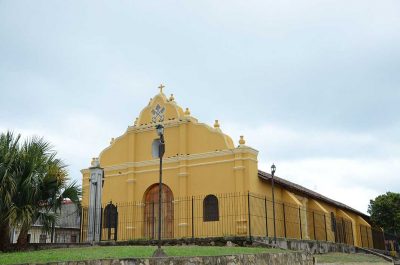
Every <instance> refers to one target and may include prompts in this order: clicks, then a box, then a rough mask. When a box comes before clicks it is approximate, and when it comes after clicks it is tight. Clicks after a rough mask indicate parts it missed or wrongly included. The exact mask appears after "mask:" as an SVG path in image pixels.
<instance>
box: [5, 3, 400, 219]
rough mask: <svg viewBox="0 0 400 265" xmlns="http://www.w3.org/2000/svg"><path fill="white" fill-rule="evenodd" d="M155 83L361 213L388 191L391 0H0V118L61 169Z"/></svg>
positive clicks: (397, 57) (394, 59)
mask: <svg viewBox="0 0 400 265" xmlns="http://www.w3.org/2000/svg"><path fill="white" fill-rule="evenodd" d="M160 83H164V84H165V85H166V88H165V89H164V91H165V92H166V93H168V94H169V93H173V94H174V95H175V98H176V101H177V102H178V104H180V105H181V106H182V107H190V109H191V112H192V115H193V116H195V117H197V118H198V119H199V120H200V121H202V122H206V123H208V124H210V125H212V124H213V121H214V119H219V120H220V124H221V129H222V130H223V131H224V132H225V133H227V134H229V135H230V136H231V137H232V138H233V140H234V141H235V143H237V141H238V139H239V135H242V134H243V135H244V136H245V139H246V141H247V144H248V145H249V146H252V147H254V148H255V149H257V150H259V152H260V153H259V167H260V168H261V169H263V170H266V171H268V172H269V171H270V169H269V167H270V165H271V164H272V163H273V162H274V163H275V164H276V165H277V175H278V176H280V177H283V178H286V179H288V180H290V181H293V182H296V183H298V184H301V185H303V186H305V187H308V188H310V189H313V190H316V191H317V192H319V193H322V194H324V195H326V196H328V197H330V198H333V199H336V200H338V201H341V202H343V203H346V204H348V205H349V206H352V207H354V208H356V209H358V210H360V211H363V212H366V211H367V206H368V203H369V200H370V199H373V198H374V197H376V196H377V195H379V194H381V193H385V192H387V191H394V192H399V191H400V181H399V178H400V173H399V172H400V115H399V114H400V1H396V0H394V1H365V0H363V1H340V0H332V1H329V0H323V1H321V0H318V1H285V0H280V1H266V0H263V1H251V0H250V1H249V0H248V1H232V0H231V1H215V0H209V1H208V0H202V1H167V0H162V1H37V0H36V1H12V0H8V1H5V0H0V131H3V132H4V131H6V130H13V131H14V132H17V133H21V134H23V136H30V135H34V134H35V135H40V136H44V137H45V138H46V139H47V140H49V141H51V142H52V144H53V145H54V148H55V149H56V150H57V151H58V153H59V156H60V157H62V158H63V159H64V160H65V162H66V163H67V164H68V165H69V172H70V175H71V177H72V178H74V179H77V180H79V181H80V179H81V174H80V169H82V168H86V167H88V166H89V164H90V160H91V158H92V157H94V156H98V154H99V153H100V151H101V150H102V149H103V148H105V147H107V146H108V144H109V141H110V138H111V137H117V136H119V135H121V134H122V133H124V131H125V130H126V128H127V126H128V125H131V124H133V121H134V120H135V118H136V117H137V116H138V114H139V112H140V111H141V109H142V108H143V107H145V106H146V105H147V103H148V101H149V99H150V98H151V97H153V96H154V95H155V94H156V93H157V92H158V89H157V86H158V85H159V84H160Z"/></svg>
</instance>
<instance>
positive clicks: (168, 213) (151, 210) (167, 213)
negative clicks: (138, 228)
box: [144, 184, 174, 239]
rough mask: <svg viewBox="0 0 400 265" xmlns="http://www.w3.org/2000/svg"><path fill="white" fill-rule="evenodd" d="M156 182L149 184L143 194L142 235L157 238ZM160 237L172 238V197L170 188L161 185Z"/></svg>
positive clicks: (157, 187) (157, 188)
mask: <svg viewBox="0 0 400 265" xmlns="http://www.w3.org/2000/svg"><path fill="white" fill-rule="evenodd" d="M158 190H159V186H158V184H154V185H152V186H150V187H149V188H148V189H147V191H146V192H145V194H144V201H145V208H144V237H145V238H152V239H157V238H158ZM161 192H162V199H161V201H162V204H161V206H162V209H161V238H173V234H174V231H173V228H174V225H173V222H174V206H173V204H172V200H173V199H174V197H173V194H172V191H171V189H170V188H169V187H168V186H167V185H164V184H163V185H162V191H161Z"/></svg>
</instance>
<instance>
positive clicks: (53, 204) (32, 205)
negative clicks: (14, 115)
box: [11, 137, 81, 248]
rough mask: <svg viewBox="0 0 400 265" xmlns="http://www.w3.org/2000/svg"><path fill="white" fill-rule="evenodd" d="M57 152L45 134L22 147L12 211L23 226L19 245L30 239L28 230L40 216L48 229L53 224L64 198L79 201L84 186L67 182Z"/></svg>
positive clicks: (17, 222) (63, 166)
mask: <svg viewBox="0 0 400 265" xmlns="http://www.w3.org/2000/svg"><path fill="white" fill-rule="evenodd" d="M56 155H57V154H56V152H54V151H53V150H52V148H51V146H50V144H49V143H48V142H46V141H45V140H44V139H43V138H37V137H33V138H31V139H29V140H26V141H25V142H24V144H23V146H22V147H21V149H20V152H19V159H18V163H17V166H16V168H17V174H16V176H17V177H16V180H17V192H16V194H15V195H16V196H14V199H13V203H14V204H13V206H14V209H13V211H12V215H11V222H12V224H14V225H16V226H19V227H20V234H19V236H18V241H17V245H18V246H19V248H24V247H25V246H26V244H27V243H28V242H27V234H28V231H29V229H30V227H31V225H32V224H34V223H35V222H36V221H38V220H40V222H41V223H42V224H43V227H44V229H45V230H49V229H50V226H51V224H53V225H54V223H55V222H56V219H57V217H58V214H59V213H57V211H59V210H60V209H61V205H62V201H63V200H64V199H70V200H71V201H73V202H74V203H78V204H79V197H80V195H81V190H80V188H79V187H78V186H77V184H76V182H73V183H71V184H69V185H68V184H67V183H68V181H69V179H68V175H67V171H66V166H65V165H64V163H63V162H62V161H61V160H60V159H58V158H56Z"/></svg>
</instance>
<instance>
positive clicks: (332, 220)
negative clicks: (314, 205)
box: [331, 212, 336, 231]
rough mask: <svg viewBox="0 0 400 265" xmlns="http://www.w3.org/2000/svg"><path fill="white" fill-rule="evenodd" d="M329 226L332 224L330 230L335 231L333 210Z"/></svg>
mask: <svg viewBox="0 0 400 265" xmlns="http://www.w3.org/2000/svg"><path fill="white" fill-rule="evenodd" d="M331 226H332V231H336V218H335V214H334V213H333V212H331Z"/></svg>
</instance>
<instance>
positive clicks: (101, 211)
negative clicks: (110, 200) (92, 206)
mask: <svg viewBox="0 0 400 265" xmlns="http://www.w3.org/2000/svg"><path fill="white" fill-rule="evenodd" d="M103 210H104V209H103V207H100V238H99V241H101V238H102V236H103V229H102V228H103V218H104V216H103V215H104V213H103ZM94 231H96V230H94ZM95 235H96V233H95Z"/></svg>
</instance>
